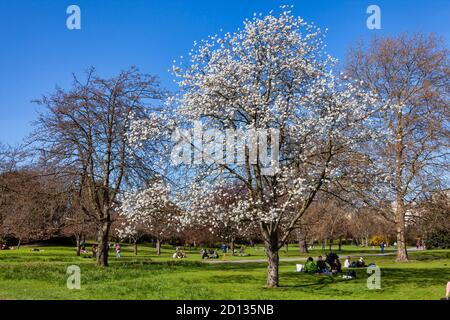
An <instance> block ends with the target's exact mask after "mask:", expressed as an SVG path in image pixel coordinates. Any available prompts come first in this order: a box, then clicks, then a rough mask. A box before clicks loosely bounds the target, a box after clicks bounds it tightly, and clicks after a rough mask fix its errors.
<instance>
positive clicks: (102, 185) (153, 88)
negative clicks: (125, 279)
mask: <svg viewBox="0 0 450 320" xmlns="http://www.w3.org/2000/svg"><path fill="white" fill-rule="evenodd" d="M162 96H163V94H162V91H161V90H160V89H159V86H158V81H157V79H156V78H155V77H154V76H150V75H147V74H142V73H140V72H139V70H137V69H136V68H134V67H133V68H131V69H129V70H127V71H123V72H121V73H120V74H119V75H118V76H116V77H113V78H111V79H103V78H100V77H99V76H97V75H96V74H95V72H94V70H93V69H91V70H89V71H88V73H87V76H86V80H85V82H81V81H80V80H79V79H78V78H76V77H75V76H74V83H73V86H72V88H71V89H70V90H62V89H57V90H56V92H54V93H53V94H51V95H49V96H44V97H42V99H40V100H38V101H37V103H38V104H40V105H43V106H46V107H47V108H46V112H45V113H42V114H41V115H40V117H39V119H38V120H37V122H36V130H35V132H34V134H33V135H32V141H34V142H35V143H36V145H37V148H38V150H39V151H41V152H42V156H43V157H44V158H45V159H46V161H47V162H48V163H52V164H54V165H55V166H56V165H57V167H58V174H60V175H69V176H72V177H75V179H76V181H77V184H78V189H79V193H80V194H81V193H84V192H85V193H86V195H87V197H86V201H83V199H84V197H78V199H80V204H79V205H80V207H81V209H82V210H83V212H84V213H85V214H87V215H88V216H91V217H93V218H94V219H95V221H96V223H97V227H98V247H99V248H98V251H97V265H98V266H107V265H108V238H109V234H110V227H111V211H112V209H113V207H114V205H115V201H116V198H117V195H118V194H119V192H120V190H121V188H122V187H123V184H124V183H125V180H127V181H131V180H132V177H133V175H134V174H136V173H137V171H138V170H140V169H145V168H144V166H143V164H142V162H141V160H142V159H140V158H138V157H136V156H134V155H133V154H131V148H130V147H129V143H128V140H127V133H128V132H129V131H130V129H129V123H130V121H131V120H132V119H139V118H144V117H145V116H146V115H147V114H148V112H149V109H150V107H151V106H154V105H155V101H156V100H159V99H161V98H162Z"/></svg>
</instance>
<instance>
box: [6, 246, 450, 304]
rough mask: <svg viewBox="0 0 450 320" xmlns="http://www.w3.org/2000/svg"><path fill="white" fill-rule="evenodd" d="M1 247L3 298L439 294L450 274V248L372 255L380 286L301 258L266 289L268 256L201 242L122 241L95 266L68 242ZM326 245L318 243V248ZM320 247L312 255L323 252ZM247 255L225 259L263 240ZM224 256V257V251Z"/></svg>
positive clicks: (349, 250)
mask: <svg viewBox="0 0 450 320" xmlns="http://www.w3.org/2000/svg"><path fill="white" fill-rule="evenodd" d="M38 248H39V249H40V250H41V251H39V252H32V251H31V247H22V248H21V249H20V250H5V251H0V299H439V298H441V297H442V296H444V294H445V285H446V283H447V281H450V250H431V251H420V252H411V254H410V257H411V259H412V261H411V262H408V263H402V264H399V263H395V262H394V259H395V256H383V257H366V258H365V260H366V262H368V263H370V262H375V263H376V264H377V265H378V266H380V268H381V273H382V276H381V289H380V290H369V289H368V288H367V286H366V283H367V277H368V275H367V274H366V270H365V269H358V270H357V278H356V279H354V280H347V281H346V280H343V279H342V277H340V276H323V275H320V276H318V275H308V274H304V273H296V272H295V262H292V261H289V262H282V263H281V265H280V285H281V287H279V288H276V289H267V288H265V287H264V285H265V277H266V264H265V263H260V262H251V263H226V264H209V263H204V262H201V259H200V254H199V253H198V250H195V251H189V250H186V251H187V254H188V258H187V259H185V260H183V261H173V259H172V258H171V253H173V251H174V250H173V247H169V246H167V247H163V251H162V255H161V256H159V257H158V256H156V255H155V253H154V249H153V248H150V247H149V245H145V246H144V245H141V246H140V247H139V255H138V256H137V257H135V256H134V255H133V253H132V247H131V246H126V245H124V246H123V250H122V251H123V252H122V257H121V258H120V259H117V258H115V256H114V254H113V252H112V250H111V258H110V266H109V267H108V268H97V267H95V266H94V261H93V259H92V258H83V257H76V256H75V254H74V249H73V248H70V247H57V246H39V247H38ZM319 249H320V248H319ZM319 249H315V250H313V251H312V252H311V253H310V254H309V255H312V256H317V255H318V254H323V252H322V251H321V250H319ZM246 252H248V253H250V254H251V255H250V256H249V257H226V259H227V260H237V259H263V258H264V251H263V250H262V249H261V248H257V249H253V248H252V249H250V248H247V249H246ZM378 252H379V250H378V249H377V248H375V249H372V248H363V249H361V248H358V247H350V246H348V247H343V251H342V252H341V253H339V255H340V256H341V257H342V258H344V257H345V256H346V255H348V254H350V255H358V254H362V253H364V254H370V253H378ZM280 256H281V258H295V257H298V258H301V257H305V255H304V254H303V255H300V254H299V251H298V248H297V247H295V246H291V247H290V248H289V251H288V252H285V250H284V249H283V250H281V252H280ZM221 259H222V258H221ZM69 265H78V266H80V268H81V289H80V290H69V289H67V287H66V280H67V277H68V275H67V274H66V269H67V267H68V266H69Z"/></svg>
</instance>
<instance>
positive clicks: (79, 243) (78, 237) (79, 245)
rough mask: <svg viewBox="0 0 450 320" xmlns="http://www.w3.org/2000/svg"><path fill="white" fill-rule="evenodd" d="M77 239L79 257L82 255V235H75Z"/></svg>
mask: <svg viewBox="0 0 450 320" xmlns="http://www.w3.org/2000/svg"><path fill="white" fill-rule="evenodd" d="M75 241H76V245H77V257H79V256H81V236H80V235H75Z"/></svg>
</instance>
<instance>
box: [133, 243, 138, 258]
mask: <svg viewBox="0 0 450 320" xmlns="http://www.w3.org/2000/svg"><path fill="white" fill-rule="evenodd" d="M134 255H135V256H137V255H138V244H137V240H134Z"/></svg>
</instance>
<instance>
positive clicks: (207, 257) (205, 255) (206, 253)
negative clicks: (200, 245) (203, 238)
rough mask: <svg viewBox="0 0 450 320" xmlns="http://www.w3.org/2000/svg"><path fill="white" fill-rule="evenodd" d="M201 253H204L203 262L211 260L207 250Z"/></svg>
mask: <svg viewBox="0 0 450 320" xmlns="http://www.w3.org/2000/svg"><path fill="white" fill-rule="evenodd" d="M201 253H202V259H203V260H207V259H209V256H208V252H207V251H206V250H205V249H203V250H202V252H201Z"/></svg>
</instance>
